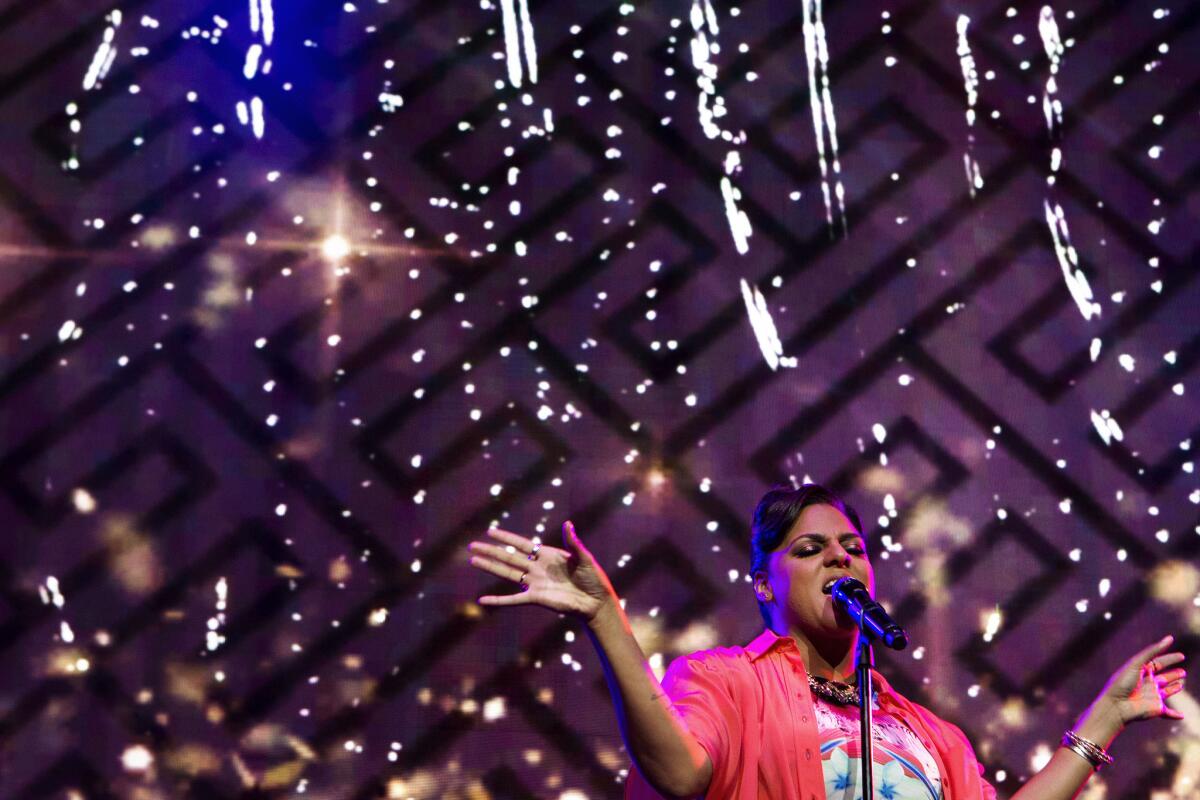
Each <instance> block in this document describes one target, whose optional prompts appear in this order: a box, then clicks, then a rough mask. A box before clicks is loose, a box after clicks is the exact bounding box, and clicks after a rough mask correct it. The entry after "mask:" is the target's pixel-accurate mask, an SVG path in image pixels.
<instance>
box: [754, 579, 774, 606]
mask: <svg viewBox="0 0 1200 800" xmlns="http://www.w3.org/2000/svg"><path fill="white" fill-rule="evenodd" d="M754 594H755V596H756V597H758V599H759V600H760V601H762V602H764V603H769V602H771V601H772V600H774V599H775V593H774V592H773V591H771V584H770V583H768V582H767V574H766V573H765V572H756V573H754Z"/></svg>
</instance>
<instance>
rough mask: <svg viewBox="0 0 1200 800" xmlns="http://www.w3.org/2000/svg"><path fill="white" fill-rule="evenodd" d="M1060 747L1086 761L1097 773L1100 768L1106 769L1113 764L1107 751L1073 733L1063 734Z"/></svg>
mask: <svg viewBox="0 0 1200 800" xmlns="http://www.w3.org/2000/svg"><path fill="white" fill-rule="evenodd" d="M1062 746H1063V747H1065V748H1067V749H1068V750H1070V751H1071V752H1072V753H1074V754H1075V755H1077V756H1079V757H1080V758H1082V759H1084V760H1085V761H1087V762H1088V763H1089V764H1091V765H1092V769H1094V770H1095V771H1097V772H1099V771H1100V768H1101V767H1107V766H1108V765H1109V764H1111V763H1113V758H1112V756H1110V755H1109V754H1108V751H1106V750H1105V749H1104V748H1103V747H1101V746H1100V745H1098V744H1096V743H1095V742H1092V741H1088V740H1087V739H1085V738H1083V737H1082V736H1080V735H1079V734H1077V733H1076V732H1075V731H1067V732H1066V733H1064V734H1063V738H1062Z"/></svg>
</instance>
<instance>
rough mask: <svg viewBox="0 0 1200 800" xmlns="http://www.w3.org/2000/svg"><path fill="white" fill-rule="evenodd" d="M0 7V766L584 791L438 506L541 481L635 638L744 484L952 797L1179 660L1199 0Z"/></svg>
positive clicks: (529, 525)
mask: <svg viewBox="0 0 1200 800" xmlns="http://www.w3.org/2000/svg"><path fill="white" fill-rule="evenodd" d="M0 5H2V8H0V42H2V43H3V48H2V50H0V113H2V114H3V116H2V120H3V122H2V130H3V136H4V147H3V150H2V151H0V214H2V226H3V227H2V231H3V241H2V249H0V265H2V267H3V268H2V269H0V350H2V360H0V424H2V425H3V440H2V443H0V515H2V517H3V522H4V535H3V536H2V537H0V553H2V557H0V669H2V676H3V679H2V681H0V796H3V797H6V798H7V797H12V798H31V799H32V798H39V799H40V798H73V799H74V798H88V800H92V799H93V798H117V797H122V798H139V800H141V799H145V800H152V799H154V798H242V797H266V798H276V797H280V798H281V797H292V796H300V795H304V796H308V797H314V798H337V799H339V800H342V799H346V800H349V799H350V798H354V799H360V798H361V799H365V798H376V797H392V798H407V797H413V798H422V799H423V798H485V797H490V798H497V799H499V798H534V797H537V798H562V799H563V800H581V798H614V797H619V796H620V794H621V791H622V787H621V783H622V780H623V778H624V775H625V771H626V769H627V767H628V760H627V758H626V756H625V754H624V752H623V750H622V748H621V742H620V739H619V737H618V736H617V729H616V725H615V721H614V718H613V713H612V710H611V707H610V705H609V702H608V698H607V692H606V690H605V688H604V685H603V680H602V675H601V672H600V669H599V666H598V663H597V660H596V658H595V657H594V654H593V653H592V651H591V646H590V644H589V642H588V641H587V638H586V636H585V635H583V632H582V631H581V630H580V628H579V627H578V626H577V625H576V624H575V623H574V622H572V621H570V620H563V619H559V618H557V617H555V616H554V615H552V614H550V613H547V612H543V611H540V610H538V609H523V610H507V611H487V612H484V611H483V610H481V609H480V608H479V607H478V606H476V605H475V604H474V602H473V600H474V598H475V597H476V596H478V595H479V594H482V593H484V592H486V591H494V590H496V589H500V588H503V587H499V586H495V585H491V584H490V583H489V581H488V580H487V579H486V578H485V577H484V576H482V575H481V574H479V573H476V572H473V571H472V570H470V568H469V567H467V566H466V553H465V546H466V544H467V542H468V541H470V540H471V539H472V538H474V537H477V536H479V535H480V534H481V532H482V531H483V530H484V529H485V528H486V527H487V526H488V525H489V524H490V523H492V522H500V523H502V524H503V525H504V526H505V527H508V528H510V529H512V530H517V531H522V532H525V533H528V534H530V535H534V534H539V535H542V536H543V537H544V538H545V539H547V540H548V541H551V542H555V541H557V536H558V526H559V525H560V524H561V522H562V520H563V519H566V518H570V519H572V520H574V521H575V523H576V525H577V527H578V529H579V531H580V533H581V535H582V536H583V538H584V540H585V541H586V542H588V543H589V544H590V546H591V547H592V548H593V550H594V551H595V552H596V553H597V555H598V556H599V557H600V559H601V561H602V563H603V564H605V565H606V566H607V567H608V568H609V569H610V571H611V574H612V576H613V579H614V581H615V583H616V585H617V588H618V589H619V591H620V592H621V594H622V596H623V597H624V598H626V600H627V603H628V611H629V613H630V615H631V617H632V619H633V621H634V625H635V627H636V630H637V633H638V635H639V637H640V639H641V641H642V643H643V644H644V647H645V649H646V651H647V653H648V654H652V661H653V663H654V664H655V666H656V667H658V668H661V667H663V666H664V665H665V664H667V663H669V661H670V659H671V658H673V657H674V656H676V655H678V654H680V653H683V652H688V651H691V650H695V649H698V648H703V647H708V646H713V645H715V644H718V643H720V644H741V643H744V642H746V641H748V640H749V639H750V638H752V637H753V636H754V635H755V634H756V633H757V632H758V631H759V618H758V614H757V611H756V608H755V606H754V603H753V600H752V595H751V591H750V588H749V585H748V579H747V577H746V574H745V570H746V567H747V545H746V538H747V533H748V518H749V514H750V511H751V509H752V508H753V505H754V503H755V502H756V501H757V499H758V497H759V495H760V494H761V493H762V491H763V490H764V489H765V488H767V487H768V486H770V485H771V484H773V483H777V482H787V481H789V480H794V481H801V480H804V479H806V478H809V479H813V480H818V481H821V482H825V483H828V484H830V485H832V486H834V487H836V488H838V489H839V490H841V491H843V492H845V493H846V495H847V496H848V497H849V498H850V500H851V501H852V502H853V503H854V504H855V505H856V506H857V507H858V510H859V511H860V513H861V515H862V517H863V519H864V521H865V522H866V524H867V527H868V529H869V530H868V533H869V538H870V541H871V548H872V557H873V558H874V561H875V565H876V568H877V572H878V576H879V593H880V595H881V597H883V598H884V599H885V600H886V601H887V603H888V605H889V606H890V607H891V609H892V610H893V611H894V612H895V614H896V615H897V616H898V617H899V618H900V619H901V620H903V621H904V622H905V623H906V624H907V625H908V626H909V630H910V633H911V634H912V637H913V645H912V646H911V648H910V649H909V650H908V651H906V652H905V653H903V654H900V655H896V656H884V655H880V661H881V664H882V666H883V668H884V669H885V670H886V671H887V673H888V674H889V675H890V676H891V677H892V678H893V680H894V681H895V683H896V684H897V685H898V686H899V687H900V688H901V689H902V690H903V691H904V692H906V693H908V694H909V695H910V696H912V697H913V698H914V699H917V700H919V701H921V702H924V703H926V704H928V705H930V706H932V707H933V708H935V709H936V710H938V711H939V712H940V713H941V714H943V715H944V716H946V717H947V718H949V719H951V720H953V721H955V722H957V723H959V724H960V725H961V726H962V727H963V728H964V729H965V730H966V731H967V732H968V734H969V736H970V738H971V740H972V741H973V743H974V744H975V747H976V749H977V751H978V752H979V754H980V757H981V759H982V761H983V762H984V763H985V764H986V767H987V770H988V772H987V775H988V778H989V779H990V780H992V781H993V782H994V783H995V784H996V785H997V786H998V787H999V789H1000V791H1001V793H1002V794H1004V795H1007V794H1009V793H1011V792H1012V791H1013V790H1014V789H1015V788H1016V787H1017V786H1018V785H1019V784H1020V781H1021V779H1022V777H1023V776H1027V775H1029V774H1030V772H1031V770H1032V769H1033V768H1034V766H1035V765H1036V764H1038V763H1039V761H1040V760H1044V759H1045V758H1046V756H1047V754H1048V752H1049V751H1048V750H1047V747H1054V746H1055V743H1056V742H1057V740H1058V738H1059V736H1060V735H1061V731H1062V730H1063V729H1064V728H1066V727H1067V726H1069V725H1070V724H1071V722H1072V721H1073V720H1074V718H1075V716H1076V715H1077V714H1078V713H1080V712H1081V711H1082V710H1083V708H1084V707H1085V705H1086V704H1087V702H1089V701H1090V699H1091V698H1092V697H1093V696H1094V694H1095V692H1097V691H1098V690H1099V688H1100V686H1101V685H1102V683H1103V681H1104V680H1105V678H1106V677H1107V676H1108V674H1109V673H1110V671H1111V670H1112V669H1113V668H1115V666H1116V665H1117V664H1118V663H1120V662H1121V661H1122V660H1124V659H1125V658H1126V657H1127V656H1129V655H1130V654H1132V652H1133V651H1134V650H1135V649H1137V648H1139V647H1141V646H1142V645H1144V644H1146V643H1148V642H1150V641H1152V640H1153V639H1155V638H1157V637H1159V636H1161V635H1162V634H1164V633H1167V632H1174V633H1176V634H1177V635H1178V636H1179V637H1180V638H1181V642H1182V646H1183V649H1185V650H1187V651H1188V652H1190V653H1191V654H1192V656H1193V659H1194V658H1195V656H1196V655H1197V642H1198V638H1197V637H1198V635H1200V608H1197V604H1198V602H1200V575H1198V573H1197V570H1196V564H1197V551H1198V549H1200V548H1198V546H1200V536H1197V531H1198V530H1200V529H1198V528H1197V523H1198V522H1200V520H1198V519H1197V517H1198V516H1200V514H1198V506H1197V503H1198V502H1200V482H1198V480H1197V477H1196V474H1195V470H1194V463H1193V462H1194V458H1195V456H1194V449H1195V448H1196V447H1200V438H1198V437H1200V431H1197V426H1198V424H1200V415H1198V414H1197V404H1196V401H1195V398H1196V395H1197V393H1198V392H1200V386H1198V385H1197V383H1196V378H1195V376H1196V363H1197V359H1198V358H1200V335H1198V330H1200V328H1198V326H1197V323H1196V320H1197V315H1196V309H1197V307H1198V306H1200V287H1198V286H1197V285H1196V284H1195V283H1194V282H1193V279H1194V278H1195V277H1196V275H1197V269H1196V254H1197V243H1198V241H1200V226H1197V224H1196V220H1197V218H1198V214H1200V205H1198V202H1200V200H1198V198H1200V196H1198V195H1197V191H1196V189H1197V178H1198V175H1200V147H1198V146H1197V144H1196V142H1197V133H1198V132H1200V117H1198V116H1197V108H1198V99H1200V67H1198V66H1197V59H1196V58H1195V54H1196V53H1197V52H1200V25H1198V23H1200V3H1195V2H1183V0H1162V2H1161V3H1143V2H1133V1H1132V0H1129V1H1127V2H1114V1H1112V0H1104V1H1100V0H1080V1H1079V2H1071V3H1067V2H1057V1H1056V2H1054V3H1053V4H1052V5H1050V6H1045V7H1043V6H1042V5H1040V4H1027V3H1020V4H1014V5H1011V6H1010V5H1009V4H1006V3H992V2H985V1H983V0H981V1H980V2H972V3H968V2H961V3H956V2H949V1H948V0H947V1H945V2H918V1H916V0H911V1H910V0H889V1H888V2H849V0H829V2H826V3H824V4H822V3H820V2H818V1H817V0H796V2H790V3H768V2H764V0H746V2H744V3H740V4H737V5H731V4H728V3H726V2H723V0H722V1H721V2H716V0H713V2H711V3H708V2H705V0H697V2H696V3H689V2H677V3H650V2H644V0H643V1H640V2H631V3H619V2H611V3H595V2H576V1H575V0H557V2H553V3H552V2H544V1H541V0H528V2H526V0H499V1H498V2H493V1H492V0H482V2H478V3H471V2H466V3H449V2H443V0H355V2H347V3H344V4H342V3H334V2H317V1H316V0H249V2H248V3H247V2H246V1H245V0H238V2H233V1H232V0H230V2H223V1H221V2H212V3H205V2H199V0H197V1H196V2H191V1H189V2H164V1H161V0H133V1H132V2H126V3H121V4H119V5H108V4H103V3H99V2H90V0H44V2H26V1H25V0H8V1H7V2H4V3H3V4H0ZM1181 703H1183V704H1184V705H1183V706H1181V707H1183V708H1186V709H1190V712H1188V713H1190V715H1191V716H1190V718H1189V720H1188V721H1187V722H1185V723H1181V724H1168V723H1166V722H1157V723H1153V724H1145V725H1142V726H1138V727H1137V728H1135V729H1133V730H1131V731H1129V732H1128V733H1126V734H1125V735H1124V736H1123V737H1122V738H1121V739H1120V740H1119V741H1118V743H1117V745H1116V747H1115V750H1114V754H1115V756H1116V758H1117V761H1118V765H1117V767H1116V768H1114V769H1112V770H1109V771H1106V772H1105V773H1103V774H1102V775H1101V779H1102V781H1093V783H1092V788H1091V789H1089V790H1088V791H1089V794H1088V795H1087V797H1089V798H1093V800H1094V799H1095V798H1099V797H1101V796H1103V797H1108V798H1170V797H1190V796H1194V792H1195V791H1196V789H1195V783H1194V782H1192V783H1189V781H1194V780H1195V779H1196V775H1197V770H1198V769H1200V767H1198V766H1197V764H1198V763H1200V733H1198V727H1197V726H1198V724H1200V722H1198V719H1200V717H1198V716H1197V709H1196V706H1195V704H1194V701H1192V700H1191V699H1189V697H1184V698H1181ZM1090 792H1095V794H1091V793H1090Z"/></svg>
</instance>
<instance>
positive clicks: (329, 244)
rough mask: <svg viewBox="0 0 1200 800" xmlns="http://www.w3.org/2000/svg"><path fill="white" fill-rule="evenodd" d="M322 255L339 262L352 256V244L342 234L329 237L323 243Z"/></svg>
mask: <svg viewBox="0 0 1200 800" xmlns="http://www.w3.org/2000/svg"><path fill="white" fill-rule="evenodd" d="M321 255H323V256H325V258H327V259H328V260H330V261H333V262H338V261H341V260H342V259H343V258H345V257H346V256H348V255H350V242H348V241H346V237H345V236H342V235H341V234H340V233H335V234H333V235H332V236H329V237H327V238H326V239H325V241H324V242H322V243H321Z"/></svg>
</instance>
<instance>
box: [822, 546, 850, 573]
mask: <svg viewBox="0 0 1200 800" xmlns="http://www.w3.org/2000/svg"><path fill="white" fill-rule="evenodd" d="M825 564H826V565H827V566H830V567H837V566H841V567H848V566H850V554H849V553H848V552H846V548H844V547H842V543H841V542H833V543H831V544H830V545H829V548H828V549H827V550H826V551H825Z"/></svg>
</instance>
